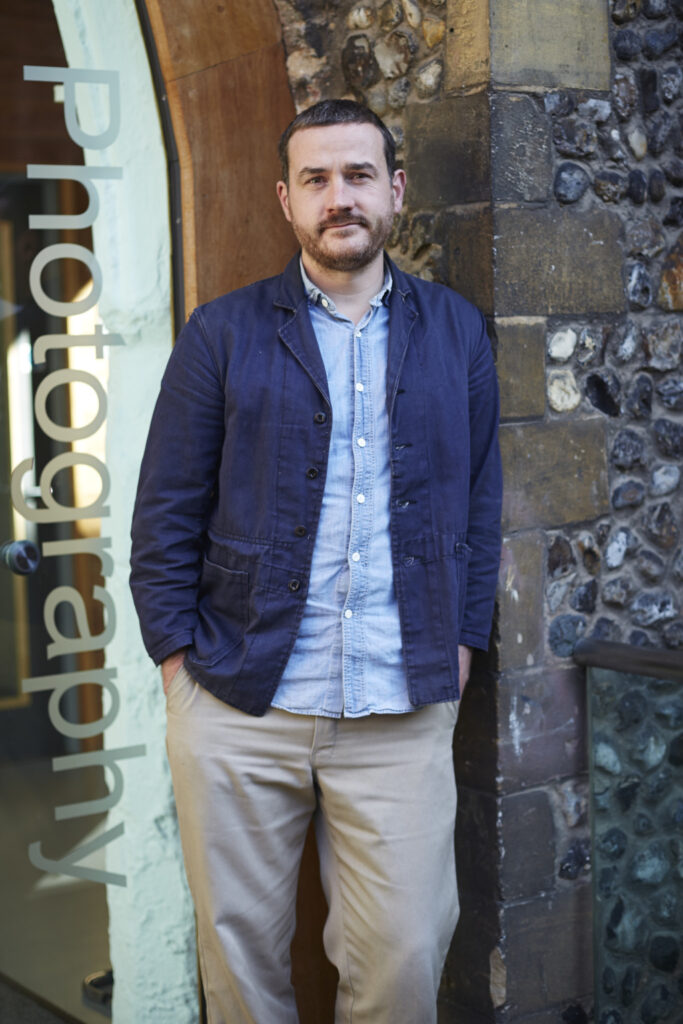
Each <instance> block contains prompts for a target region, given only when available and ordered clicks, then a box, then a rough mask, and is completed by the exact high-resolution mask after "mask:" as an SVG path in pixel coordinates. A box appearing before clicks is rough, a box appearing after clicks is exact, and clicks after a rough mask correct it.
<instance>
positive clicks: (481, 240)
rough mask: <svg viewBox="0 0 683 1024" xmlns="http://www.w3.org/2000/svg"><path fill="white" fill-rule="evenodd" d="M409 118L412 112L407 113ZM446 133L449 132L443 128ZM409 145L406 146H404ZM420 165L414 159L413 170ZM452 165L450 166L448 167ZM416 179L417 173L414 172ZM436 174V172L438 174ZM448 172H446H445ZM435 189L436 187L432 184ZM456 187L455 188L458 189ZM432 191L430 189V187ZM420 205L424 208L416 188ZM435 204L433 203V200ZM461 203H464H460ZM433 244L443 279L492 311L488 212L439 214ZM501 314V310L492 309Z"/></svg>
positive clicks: (464, 209)
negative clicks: (441, 262)
mask: <svg viewBox="0 0 683 1024" xmlns="http://www.w3.org/2000/svg"><path fill="white" fill-rule="evenodd" d="M443 105H444V104H443V103H439V104H432V105H431V106H430V107H428V108H426V109H428V110H433V109H434V108H435V107H442V106H443ZM423 109H425V108H423V107H422V106H419V105H418V106H409V107H408V111H409V112H412V111H416V110H420V111H422V110H423ZM410 116H414V115H412V113H410ZM415 131H416V132H417V133H419V132H421V131H422V127H421V124H416V125H415ZM446 131H447V132H448V131H450V129H446ZM408 146H410V143H408ZM419 166H420V164H419V161H417V159H416V164H415V167H416V169H417V168H418V167H419ZM451 166H454V165H451ZM416 173H417V177H418V180H419V178H420V175H421V171H419V170H416ZM439 173H440V172H439ZM449 173H450V172H449ZM433 185H434V188H433V189H432V191H433V192H434V189H436V184H434V183H433ZM458 187H459V186H458ZM430 188H432V186H430ZM420 197H421V198H420V203H421V205H422V204H424V205H426V202H425V199H424V198H423V193H422V189H420ZM433 202H434V203H435V204H436V203H437V200H436V199H435V200H433ZM461 202H463V203H465V202H467V201H466V200H461ZM434 241H435V242H436V243H437V244H438V245H440V246H441V247H442V250H443V259H444V277H443V280H444V281H447V282H448V284H449V285H450V286H451V287H452V288H455V290H456V291H459V292H460V294H461V295H464V296H465V297H466V298H468V299H469V300H470V301H471V302H474V304H475V305H477V306H479V308H480V309H481V310H483V312H484V313H492V312H493V264H492V260H491V253H492V251H493V247H494V241H493V221H492V215H491V210H490V209H489V208H487V209H480V208H475V209H474V210H470V209H468V208H467V207H466V206H465V207H461V208H460V209H458V210H443V211H441V212H440V213H439V214H438V215H437V217H436V220H435V223H434ZM496 312H497V314H498V315H501V316H502V315H503V311H502V310H496Z"/></svg>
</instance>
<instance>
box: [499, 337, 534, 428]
mask: <svg viewBox="0 0 683 1024" xmlns="http://www.w3.org/2000/svg"><path fill="white" fill-rule="evenodd" d="M495 330H496V336H497V338H498V358H497V369H498V381H499V384H500V413H501V418H502V419H503V420H504V421H505V420H527V419H540V418H541V417H542V416H543V415H544V414H545V320H543V319H540V318H535V319H531V318H526V319H523V320H522V319H520V320H516V321H515V322H512V321H503V320H500V319H497V320H496V323H495Z"/></svg>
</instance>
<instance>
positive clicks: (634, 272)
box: [626, 263, 654, 309]
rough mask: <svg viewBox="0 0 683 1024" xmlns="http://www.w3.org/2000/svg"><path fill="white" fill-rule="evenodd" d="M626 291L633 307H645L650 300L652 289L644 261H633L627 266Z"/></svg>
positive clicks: (652, 293)
mask: <svg viewBox="0 0 683 1024" xmlns="http://www.w3.org/2000/svg"><path fill="white" fill-rule="evenodd" d="M626 292H627V295H628V301H629V302H630V304H631V306H632V307H633V308H634V309H647V307H648V306H649V305H650V303H651V302H652V298H653V295H654V289H653V285H652V280H651V278H650V274H649V272H648V269H647V267H646V266H645V264H644V263H633V264H631V266H630V267H629V268H628V278H627V281H626Z"/></svg>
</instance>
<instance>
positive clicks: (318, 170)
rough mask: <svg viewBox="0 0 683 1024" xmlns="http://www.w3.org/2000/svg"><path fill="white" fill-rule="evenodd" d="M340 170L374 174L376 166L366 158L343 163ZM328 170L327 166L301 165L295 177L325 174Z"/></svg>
mask: <svg viewBox="0 0 683 1024" xmlns="http://www.w3.org/2000/svg"><path fill="white" fill-rule="evenodd" d="M342 170H343V171H373V172H374V173H375V174H376V173H377V168H376V166H375V165H374V164H373V163H372V161H370V160H366V161H363V162H361V163H349V164H344V166H343V167H342ZM328 171H329V167H302V168H301V170H300V171H299V173H298V174H297V178H306V177H308V176H309V175H316V174H327V173H328Z"/></svg>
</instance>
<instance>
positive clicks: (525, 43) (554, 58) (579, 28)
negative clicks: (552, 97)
mask: <svg viewBox="0 0 683 1024" xmlns="http://www.w3.org/2000/svg"><path fill="white" fill-rule="evenodd" d="M482 6H483V7H485V6H486V5H485V4H482ZM490 11H491V56H490V61H491V77H492V80H493V82H494V83H495V84H496V85H501V86H511V85H512V86H520V85H522V86H536V87H541V88H548V89H557V88H567V89H603V90H607V89H609V88H610V68H611V59H610V49H609V10H608V5H607V4H606V3H605V2H604V0H562V3H558V2H557V0H496V2H495V3H492V4H491V5H490Z"/></svg>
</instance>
